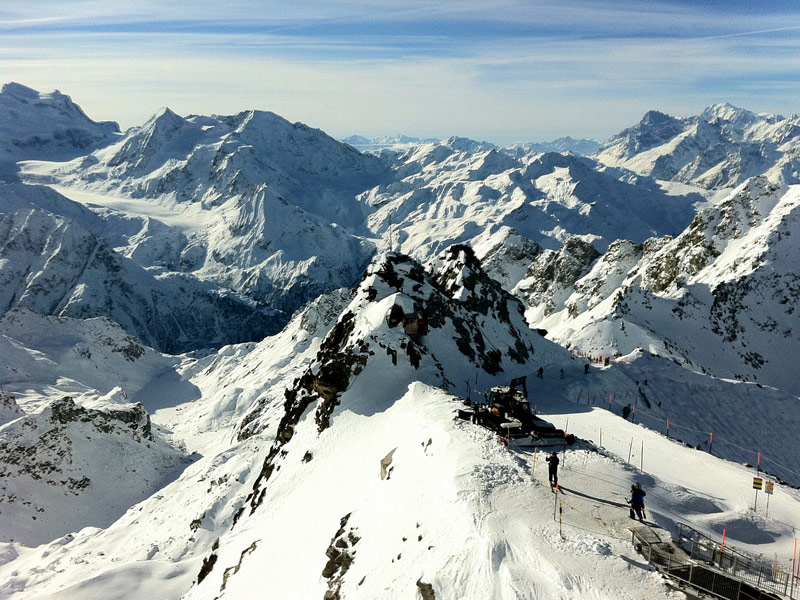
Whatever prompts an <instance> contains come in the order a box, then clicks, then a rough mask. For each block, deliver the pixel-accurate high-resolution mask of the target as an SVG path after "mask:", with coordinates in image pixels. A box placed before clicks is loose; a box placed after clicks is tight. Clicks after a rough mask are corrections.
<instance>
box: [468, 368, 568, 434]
mask: <svg viewBox="0 0 800 600" xmlns="http://www.w3.org/2000/svg"><path fill="white" fill-rule="evenodd" d="M465 404H467V406H468V407H469V408H467V409H463V410H460V411H459V416H460V417H461V418H463V419H469V420H471V421H472V422H474V423H478V424H479V425H483V426H484V427H486V428H487V429H491V430H492V431H495V432H497V433H499V434H500V435H501V436H502V437H503V438H504V439H505V440H507V441H511V440H516V441H518V442H520V441H522V440H524V439H525V438H530V443H528V444H519V445H520V446H522V447H525V446H563V445H565V444H567V445H572V444H574V443H575V436H574V435H572V434H568V433H566V432H565V431H564V430H563V429H557V428H556V427H555V425H553V424H552V423H550V422H548V421H545V420H544V419H542V418H540V417H538V416H537V415H535V414H534V412H533V411H532V410H531V405H530V402H529V401H528V388H527V385H526V378H525V377H518V378H516V379H513V380H512V381H511V385H508V386H504V385H501V386H495V387H493V388H491V389H490V390H489V393H488V395H487V398H486V403H485V404H478V403H471V402H469V403H465Z"/></svg>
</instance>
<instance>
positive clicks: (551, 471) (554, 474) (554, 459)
mask: <svg viewBox="0 0 800 600" xmlns="http://www.w3.org/2000/svg"><path fill="white" fill-rule="evenodd" d="M545 460H546V461H547V462H548V464H549V465H550V466H549V467H548V469H547V477H548V479H549V480H550V485H558V463H559V460H558V454H556V453H555V452H553V453H552V454H551V455H550V456H548V457H547V458H545Z"/></svg>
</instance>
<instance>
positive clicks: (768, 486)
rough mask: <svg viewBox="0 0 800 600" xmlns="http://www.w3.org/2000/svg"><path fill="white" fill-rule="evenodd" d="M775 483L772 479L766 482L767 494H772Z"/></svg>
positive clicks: (765, 489) (765, 490)
mask: <svg viewBox="0 0 800 600" xmlns="http://www.w3.org/2000/svg"><path fill="white" fill-rule="evenodd" d="M773 485H775V484H774V483H772V482H771V481H768V482H767V483H765V484H764V492H765V493H767V494H772V486H773Z"/></svg>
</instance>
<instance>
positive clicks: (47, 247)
mask: <svg viewBox="0 0 800 600" xmlns="http://www.w3.org/2000/svg"><path fill="white" fill-rule="evenodd" d="M19 189H22V190H24V193H23V196H22V199H20V198H19V197H18V195H17V191H18V190H19ZM30 191H31V190H30V189H28V186H21V185H19V184H16V185H15V184H11V185H3V186H2V187H0V198H2V199H3V200H4V202H3V206H0V262H2V269H1V270H0V313H2V312H6V311H8V310H11V309H14V308H27V309H30V310H33V311H36V312H38V313H40V314H43V315H56V316H67V317H79V318H91V317H101V316H104V317H109V318H111V319H113V320H114V321H116V322H117V323H119V324H120V325H122V326H123V327H124V328H125V329H126V330H127V331H128V332H130V333H131V334H133V335H135V336H137V337H139V338H140V339H142V340H143V341H144V342H145V343H146V344H148V345H152V346H154V347H158V348H161V349H163V350H165V351H167V352H181V351H186V350H190V349H197V348H207V347H211V346H219V345H221V344H224V343H230V342H242V341H249V340H252V339H259V338H260V337H263V336H264V335H266V334H268V333H272V332H274V331H275V330H276V329H277V327H278V323H279V322H280V321H281V317H280V316H279V314H278V313H276V311H274V310H273V309H270V308H267V307H264V306H258V305H256V304H255V303H254V302H253V301H251V300H248V299H244V298H239V297H237V296H236V295H234V294H231V293H229V292H227V291H226V290H220V289H215V287H214V286H210V285H208V284H203V283H201V282H199V281H197V280H196V279H194V278H192V277H182V276H180V275H178V274H175V275H163V276H156V274H154V273H152V272H150V271H147V270H145V269H144V268H142V267H141V266H139V265H138V264H137V263H136V262H134V261H133V260H131V259H130V258H126V257H124V256H121V255H120V254H118V253H116V252H115V251H114V250H113V249H112V248H110V247H109V245H108V243H107V241H106V240H105V239H104V238H102V237H99V236H98V235H96V234H94V233H92V232H90V231H89V230H87V229H85V228H84V227H83V226H82V225H81V224H80V220H82V219H81V217H87V215H83V214H81V213H82V210H83V209H81V208H80V207H78V206H75V207H74V208H73V209H72V210H71V212H72V213H73V215H72V216H74V217H78V218H66V217H61V216H57V215H54V214H52V213H50V212H46V211H45V210H41V209H39V208H24V207H23V208H21V209H20V210H14V211H13V212H5V209H6V207H8V208H12V207H14V206H15V205H16V206H19V205H20V204H22V205H24V204H27V199H26V198H25V196H26V195H28V196H30ZM43 197H44V198H46V199H47V198H49V199H52V194H51V193H50V191H49V190H47V191H45V193H44V194H43ZM58 204H59V207H62V206H63V207H64V208H67V209H69V208H70V204H69V201H67V200H66V199H63V198H62V199H60V201H59V202H58ZM61 212H70V211H68V210H64V211H61ZM89 220H90V222H91V219H89ZM98 226H99V225H98V224H97V223H95V227H98Z"/></svg>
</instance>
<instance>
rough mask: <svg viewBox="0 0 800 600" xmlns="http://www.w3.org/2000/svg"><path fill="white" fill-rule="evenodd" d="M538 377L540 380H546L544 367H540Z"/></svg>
mask: <svg viewBox="0 0 800 600" xmlns="http://www.w3.org/2000/svg"><path fill="white" fill-rule="evenodd" d="M536 376H537V377H538V378H539V379H544V367H539V370H538V371H537V372H536Z"/></svg>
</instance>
